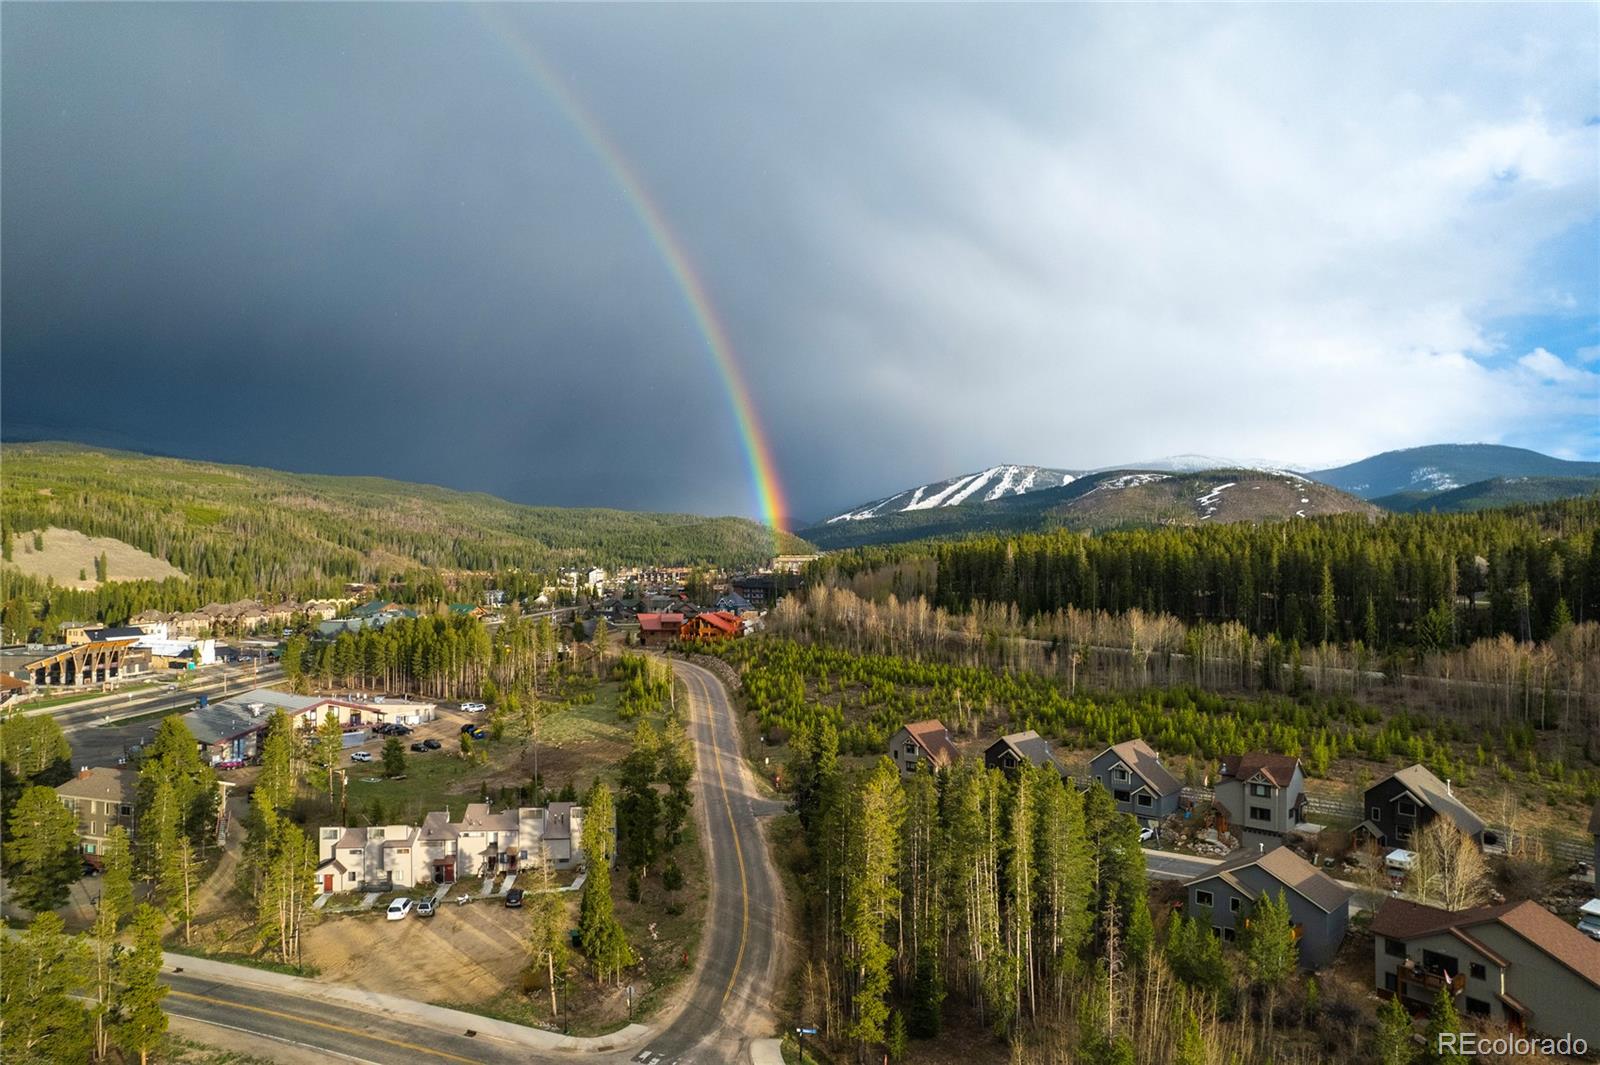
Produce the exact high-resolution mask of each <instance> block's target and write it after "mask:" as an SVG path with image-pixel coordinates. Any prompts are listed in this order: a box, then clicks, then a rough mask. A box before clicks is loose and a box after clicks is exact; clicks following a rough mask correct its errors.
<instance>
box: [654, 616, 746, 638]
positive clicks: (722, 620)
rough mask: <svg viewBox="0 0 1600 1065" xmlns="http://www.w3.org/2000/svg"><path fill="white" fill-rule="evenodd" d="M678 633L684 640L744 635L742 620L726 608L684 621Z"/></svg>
mask: <svg viewBox="0 0 1600 1065" xmlns="http://www.w3.org/2000/svg"><path fill="white" fill-rule="evenodd" d="M641 631H643V630H641ZM678 635H679V637H680V638H682V639H685V640H706V641H711V640H736V639H738V638H739V637H740V636H743V635H744V622H742V621H740V620H739V615H737V614H732V613H729V612H728V611H726V610H708V611H706V612H705V613H703V614H696V615H695V616H694V617H692V618H690V619H689V620H688V621H685V622H684V623H683V627H682V628H681V629H680V630H679V631H678Z"/></svg>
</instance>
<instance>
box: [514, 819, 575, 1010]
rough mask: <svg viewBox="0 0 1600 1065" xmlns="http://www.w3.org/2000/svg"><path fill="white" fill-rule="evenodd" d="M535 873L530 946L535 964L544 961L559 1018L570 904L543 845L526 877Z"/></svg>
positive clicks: (531, 882)
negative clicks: (558, 984)
mask: <svg viewBox="0 0 1600 1065" xmlns="http://www.w3.org/2000/svg"><path fill="white" fill-rule="evenodd" d="M528 873H531V874H532V877H531V878H530V879H529V881H528V883H527V889H528V893H527V900H528V918H529V921H528V946H529V949H530V950H531V951H532V952H533V961H534V964H535V965H537V964H540V963H541V962H542V963H543V964H544V967H545V974H546V977H547V979H548V981H549V987H550V1016H551V1017H554V1016H555V1015H556V973H557V972H558V971H560V972H565V971H566V968H567V905H566V903H565V902H564V901H563V900H562V895H561V892H560V891H558V890H556V881H555V876H554V874H553V873H552V872H551V870H550V857H549V855H548V853H547V852H546V851H545V848H544V845H543V844H540V846H539V853H538V854H537V855H536V856H535V857H534V862H533V867H532V868H531V869H528V870H525V872H524V875H525V876H526V875H527V874H528Z"/></svg>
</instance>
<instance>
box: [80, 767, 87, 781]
mask: <svg viewBox="0 0 1600 1065" xmlns="http://www.w3.org/2000/svg"><path fill="white" fill-rule="evenodd" d="M88 775H89V767H88V766H86V765H80V766H79V767H78V779H79V780H82V779H83V778H84V777H86V776H88Z"/></svg>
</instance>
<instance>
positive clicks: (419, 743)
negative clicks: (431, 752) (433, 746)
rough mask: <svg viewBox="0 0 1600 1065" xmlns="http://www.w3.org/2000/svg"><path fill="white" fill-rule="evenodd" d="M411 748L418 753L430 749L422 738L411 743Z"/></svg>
mask: <svg viewBox="0 0 1600 1065" xmlns="http://www.w3.org/2000/svg"><path fill="white" fill-rule="evenodd" d="M411 749H412V750H413V751H416V752H417V753H418V754H421V753H423V752H424V751H426V750H428V745H427V744H426V743H423V742H422V741H421V740H418V741H417V742H416V743H413V744H412V745H411Z"/></svg>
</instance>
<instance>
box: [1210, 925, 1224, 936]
mask: <svg viewBox="0 0 1600 1065" xmlns="http://www.w3.org/2000/svg"><path fill="white" fill-rule="evenodd" d="M1211 934H1212V935H1214V936H1216V937H1217V938H1218V939H1221V938H1222V926H1221V925H1212V926H1211Z"/></svg>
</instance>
